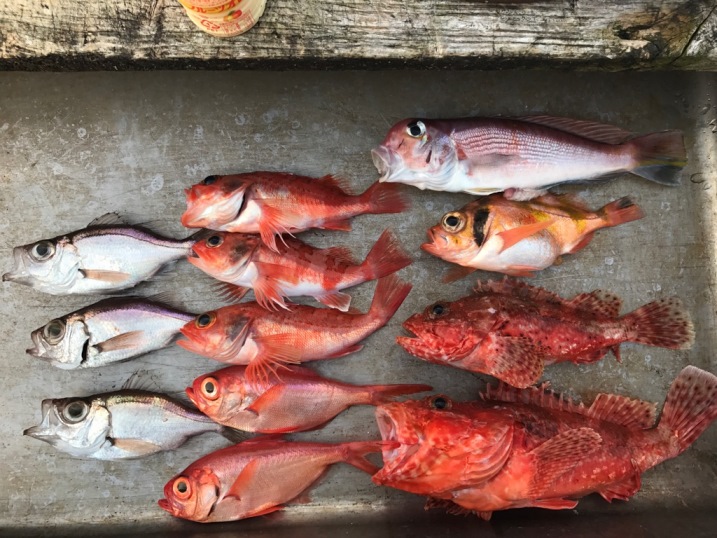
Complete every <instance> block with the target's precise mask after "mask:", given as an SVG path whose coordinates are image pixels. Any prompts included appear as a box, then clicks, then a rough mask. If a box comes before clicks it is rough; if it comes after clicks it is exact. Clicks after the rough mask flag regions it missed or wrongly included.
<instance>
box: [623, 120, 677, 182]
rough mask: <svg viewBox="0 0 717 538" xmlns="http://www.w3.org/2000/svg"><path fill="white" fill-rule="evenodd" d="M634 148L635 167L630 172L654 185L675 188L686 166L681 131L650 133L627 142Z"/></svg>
mask: <svg viewBox="0 0 717 538" xmlns="http://www.w3.org/2000/svg"><path fill="white" fill-rule="evenodd" d="M628 144H631V145H632V146H633V148H634V151H635V153H634V155H635V161H636V163H637V166H636V167H635V168H633V169H632V170H631V172H632V173H633V174H636V175H638V176H640V177H644V178H645V179H649V180H650V181H654V182H655V183H660V184H662V185H669V186H671V187H676V186H677V185H679V184H680V175H681V173H682V168H683V167H684V166H685V165H686V164H687V154H686V152H685V141H684V137H683V135H682V131H662V132H660V133H652V134H648V135H645V136H640V137H638V138H633V139H632V140H630V142H628Z"/></svg>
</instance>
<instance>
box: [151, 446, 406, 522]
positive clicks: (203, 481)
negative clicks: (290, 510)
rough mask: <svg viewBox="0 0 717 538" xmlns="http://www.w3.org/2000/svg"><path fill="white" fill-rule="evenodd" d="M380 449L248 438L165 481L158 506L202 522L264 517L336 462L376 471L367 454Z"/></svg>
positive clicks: (371, 472) (315, 479)
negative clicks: (162, 497)
mask: <svg viewBox="0 0 717 538" xmlns="http://www.w3.org/2000/svg"><path fill="white" fill-rule="evenodd" d="M384 446H386V443H383V442H381V441H359V442H355V443H343V444H339V445H331V444H323V443H299V442H288V441H282V440H277V439H276V438H271V439H270V438H261V437H260V438H257V439H251V440H249V441H244V442H242V443H239V444H238V445H234V446H230V447H228V448H224V449H222V450H217V451H216V452H212V453H211V454H208V455H206V456H204V457H202V458H200V459H198V460H197V461H195V462H194V463H192V464H191V465H190V466H189V467H187V468H186V469H185V470H184V471H182V472H181V473H180V474H179V475H177V476H175V477H174V478H172V479H171V480H170V481H169V482H167V484H166V485H165V486H164V497H165V498H164V499H160V500H159V506H160V507H161V508H162V509H164V510H166V511H167V512H169V513H170V514H172V515H173V516H175V517H180V518H183V519H189V520H191V521H197V522H200V523H216V522H219V521H236V520H238V519H245V518H248V517H256V516H263V515H265V514H269V513H271V512H275V511H276V510H281V509H282V508H284V504H286V503H289V502H291V501H295V500H296V498H297V497H299V496H300V495H301V494H302V493H304V492H305V491H306V490H307V489H308V488H309V487H311V486H312V485H313V484H314V483H315V482H316V481H317V480H318V479H319V478H320V477H321V475H323V474H324V473H325V472H326V470H327V469H328V468H329V466H331V465H333V464H334V463H341V462H343V463H348V464H349V465H353V466H354V467H356V468H358V469H361V470H362V471H365V472H367V473H369V474H373V473H375V472H376V471H377V470H378V469H377V468H376V467H375V466H374V465H373V463H371V462H370V461H368V460H367V459H366V458H365V456H366V454H370V453H372V452H380V451H381V450H382V449H383V448H384ZM388 446H395V443H388Z"/></svg>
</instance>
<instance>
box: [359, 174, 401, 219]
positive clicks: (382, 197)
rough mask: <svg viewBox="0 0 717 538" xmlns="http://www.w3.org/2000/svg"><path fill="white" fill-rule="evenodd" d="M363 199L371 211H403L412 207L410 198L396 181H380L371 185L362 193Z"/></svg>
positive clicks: (376, 212)
mask: <svg viewBox="0 0 717 538" xmlns="http://www.w3.org/2000/svg"><path fill="white" fill-rule="evenodd" d="M361 199H362V201H363V202H364V203H365V204H366V205H367V206H368V210H367V211H368V212H369V213H374V214H378V213H401V212H402V211H405V210H406V209H408V208H409V207H410V204H409V202H408V199H407V198H406V197H405V195H404V194H403V193H402V192H401V186H400V185H398V184H396V183H379V182H376V183H374V184H373V185H371V186H370V187H369V188H368V189H366V191H365V192H364V193H363V194H362V195H361Z"/></svg>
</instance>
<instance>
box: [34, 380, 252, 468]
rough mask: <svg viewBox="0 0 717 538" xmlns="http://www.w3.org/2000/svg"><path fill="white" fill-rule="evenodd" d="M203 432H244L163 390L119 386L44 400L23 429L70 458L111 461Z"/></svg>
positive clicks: (235, 435)
mask: <svg viewBox="0 0 717 538" xmlns="http://www.w3.org/2000/svg"><path fill="white" fill-rule="evenodd" d="M208 432H215V433H218V434H221V435H223V436H224V437H226V438H227V439H229V440H230V441H232V442H237V441H238V440H241V439H244V438H246V434H244V433H243V432H237V431H235V430H232V429H230V428H227V427H226V426H222V425H221V424H217V423H216V422H214V421H213V420H212V419H210V418H209V417H207V416H205V415H204V414H202V413H200V412H199V411H197V410H196V409H191V408H190V407H187V406H186V405H184V404H182V403H180V402H178V401H176V400H173V399H172V398H169V397H168V396H165V395H164V394H157V393H153V392H147V391H139V390H120V391H116V392H107V393H103V394H96V395H94V396H88V397H85V398H82V397H73V398H56V399H47V400H43V401H42V422H41V423H40V424H38V425H37V426H33V427H32V428H28V429H27V430H25V431H24V432H23V435H27V436H30V437H34V438H35V439H39V440H40V441H44V442H46V443H49V444H50V445H52V446H53V447H55V448H56V449H57V450H59V451H61V452H65V453H67V454H69V455H71V456H73V457H75V458H89V459H97V460H109V461H115V460H125V459H135V458H142V457H144V456H149V455H151V454H155V453H157V452H161V451H164V450H174V449H175V448H178V447H179V446H181V445H182V444H184V443H185V442H186V441H187V439H189V438H190V437H194V436H195V435H201V434H203V433H208Z"/></svg>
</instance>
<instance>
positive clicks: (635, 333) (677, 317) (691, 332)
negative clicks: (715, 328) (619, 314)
mask: <svg viewBox="0 0 717 538" xmlns="http://www.w3.org/2000/svg"><path fill="white" fill-rule="evenodd" d="M622 319H623V321H624V322H625V323H626V325H627V330H628V337H629V340H630V341H631V342H638V343H640V344H645V345H647V346H656V347H664V348H668V349H689V348H691V347H692V344H693V342H694V340H695V329H694V326H693V325H692V320H691V319H690V314H689V312H687V310H686V309H685V307H684V305H683V304H682V301H680V300H679V299H678V298H677V297H668V298H666V299H660V300H658V301H654V302H652V303H649V304H646V305H644V306H642V307H640V308H638V309H637V310H635V311H634V312H630V313H629V314H627V315H626V316H624V317H623V318H622Z"/></svg>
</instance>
